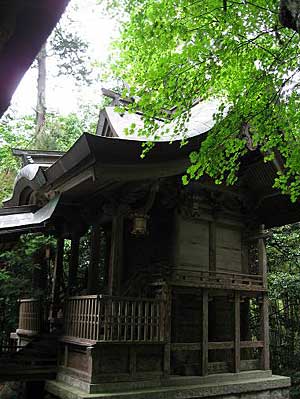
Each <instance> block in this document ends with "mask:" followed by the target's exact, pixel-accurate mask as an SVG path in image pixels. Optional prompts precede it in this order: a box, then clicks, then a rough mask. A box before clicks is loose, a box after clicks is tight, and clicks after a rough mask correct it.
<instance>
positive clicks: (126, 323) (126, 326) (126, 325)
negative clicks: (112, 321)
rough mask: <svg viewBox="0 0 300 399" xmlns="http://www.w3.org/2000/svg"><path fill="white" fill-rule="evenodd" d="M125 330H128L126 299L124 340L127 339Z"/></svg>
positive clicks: (126, 304) (126, 305)
mask: <svg viewBox="0 0 300 399" xmlns="http://www.w3.org/2000/svg"><path fill="white" fill-rule="evenodd" d="M127 331H128V301H126V302H125V309H124V341H127Z"/></svg>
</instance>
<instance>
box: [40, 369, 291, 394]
mask: <svg viewBox="0 0 300 399" xmlns="http://www.w3.org/2000/svg"><path fill="white" fill-rule="evenodd" d="M255 373H256V374H255ZM257 374H258V373H257V372H243V373H239V374H230V373H227V374H226V375H225V374H224V375H222V374H221V375H220V374H216V375H210V376H208V377H170V378H169V379H161V380H157V381H151V382H148V383H147V382H146V381H144V382H142V381H140V382H139V383H138V382H136V383H127V384H125V385H124V383H122V384H117V383H115V384H97V385H94V386H92V387H90V388H89V390H90V393H88V392H85V391H84V390H86V391H87V390H88V388H87V386H81V387H79V386H75V385H76V384H74V382H75V381H71V380H70V379H69V380H68V377H66V378H65V379H64V378H63V377H62V376H61V377H59V380H56V381H47V382H46V391H47V392H49V393H51V394H52V395H54V396H55V397H58V398H61V399H89V398H94V399H101V398H107V399H192V398H193V399H200V398H201V399H204V398H212V399H288V398H289V387H290V379H289V378H288V377H280V376H275V375H273V376H272V375H270V373H268V372H267V373H265V372H263V371H261V372H259V374H260V376H258V375H257ZM155 384H157V385H156V386H155ZM77 385H78V384H77ZM97 390H98V392H96V391H97ZM91 392H93V393H91Z"/></svg>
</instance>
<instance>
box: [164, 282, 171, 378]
mask: <svg viewBox="0 0 300 399" xmlns="http://www.w3.org/2000/svg"><path fill="white" fill-rule="evenodd" d="M162 299H163V300H164V302H165V312H164V313H165V318H164V320H162V322H164V323H165V330H164V341H165V345H164V358H163V372H164V377H165V378H168V377H169V376H170V374H171V323H172V320H171V316H172V290H171V288H170V287H169V286H167V285H165V286H164V287H163V288H162Z"/></svg>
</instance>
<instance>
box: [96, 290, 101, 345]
mask: <svg viewBox="0 0 300 399" xmlns="http://www.w3.org/2000/svg"><path fill="white" fill-rule="evenodd" d="M95 304H96V318H95V339H96V340H97V341H100V331H101V302H100V299H99V298H98V297H97V299H96V300H95Z"/></svg>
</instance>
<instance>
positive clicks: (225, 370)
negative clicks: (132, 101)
mask: <svg viewBox="0 0 300 399" xmlns="http://www.w3.org/2000/svg"><path fill="white" fill-rule="evenodd" d="M203 110H204V111H203ZM194 111H195V112H194V113H192V117H191V120H190V121H189V125H188V128H189V129H190V130H191V131H192V134H191V135H192V136H193V137H191V138H190V139H189V142H188V144H187V145H186V146H184V147H182V148H180V141H179V140H178V141H176V140H175V141H173V143H172V144H169V143H168V142H158V143H156V145H155V147H154V148H153V150H151V152H150V153H149V154H148V155H147V156H146V157H145V158H143V159H142V158H141V157H140V154H141V142H140V141H139V140H137V139H128V138H127V139H125V138H123V137H121V135H120V134H118V132H120V131H121V130H123V129H124V127H125V125H126V124H127V126H128V125H129V124H130V123H131V122H132V118H133V119H134V121H135V122H136V120H137V119H139V118H140V116H138V115H120V114H117V113H116V112H115V111H114V108H113V107H112V106H111V107H106V108H105V109H104V110H103V111H102V112H101V115H100V120H99V124H98V130H97V135H91V134H84V135H83V136H82V137H81V138H80V139H79V140H78V141H77V142H76V143H75V144H74V145H73V146H72V148H70V150H69V151H68V152H66V153H65V154H62V153H57V152H51V151H48V152H47V151H44V152H43V151H34V150H32V151H28V150H15V155H16V156H19V157H21V159H22V165H23V166H22V169H21V170H20V172H19V174H18V176H17V178H16V182H15V186H14V192H13V195H12V197H11V198H10V199H9V200H7V201H6V202H5V204H4V207H3V208H2V209H1V210H0V240H1V242H2V245H6V244H7V245H8V243H9V242H12V241H16V240H17V239H18V237H19V236H20V235H21V234H23V233H27V232H36V233H43V234H46V235H53V236H54V237H56V239H57V249H56V251H57V253H56V261H55V267H54V271H53V284H52V290H51V298H50V301H51V306H50V310H49V311H45V309H43V303H44V302H43V301H42V300H41V299H39V298H22V299H21V301H20V318H19V328H18V330H17V336H18V340H19V344H20V345H25V344H26V343H28V342H30V343H29V344H28V345H27V346H24V348H21V349H20V350H19V351H18V352H16V353H15V354H12V355H11V361H13V364H14V367H15V369H14V373H12V371H11V370H10V367H9V364H10V363H9V362H10V360H9V359H7V358H5V357H4V359H5V362H6V367H1V369H0V370H1V371H0V379H1V380H2V381H3V380H11V379H13V378H14V376H16V374H17V373H18V374H17V375H18V379H23V380H25V381H26V380H28V379H31V380H46V384H45V389H46V391H47V392H49V393H50V394H52V395H53V396H54V397H59V398H74V399H75V398H76V399H79V398H89V397H93V398H102V397H106V398H111V399H115V398H121V397H122V398H124V397H125V398H128V399H129V398H143V399H144V398H145V399H146V398H147V399H150V398H151V399H154V398H155V399H157V398H164V399H165V398H170V399H171V398H179V397H180V398H210V397H212V398H216V399H221V398H222V399H223V398H228V399H237V398H243V399H246V398H247V399H252V398H253V399H254V398H266V399H273V398H274V399H275V398H277V399H281V398H282V399H283V398H288V397H289V394H288V388H289V385H290V381H289V378H287V377H280V376H274V375H272V372H271V370H270V357H269V328H268V290H267V259H266V250H265V243H264V239H265V228H270V227H273V226H280V225H283V224H287V223H292V222H296V221H299V220H300V207H299V204H292V203H291V202H290V200H289V198H288V197H285V196H283V195H281V194H280V192H278V191H276V190H275V189H274V188H272V184H273V179H274V177H275V176H276V173H277V166H278V165H276V164H274V163H271V162H269V163H265V162H264V161H263V156H262V155H261V153H260V152H259V150H255V151H252V152H249V154H247V155H246V156H245V157H244V158H243V159H242V160H241V169H240V174H239V179H238V182H237V184H236V185H235V186H232V187H226V186H223V185H215V184H214V183H213V182H211V181H210V180H209V179H208V178H204V179H202V180H199V181H193V182H191V183H190V184H189V185H187V186H183V185H182V175H183V174H184V173H185V170H186V168H187V166H188V164H189V158H188V156H189V154H190V152H191V151H193V150H197V149H198V148H199V146H200V145H201V142H202V140H203V139H204V138H205V136H206V132H207V131H208V130H209V129H210V128H211V125H210V124H209V121H207V120H205V115H206V117H207V115H208V113H207V108H205V104H202V103H199V104H197V105H195V110H194ZM204 114H205V115H204ZM87 231H90V260H89V265H88V270H87V278H86V286H85V287H81V286H80V285H79V284H78V265H79V260H78V259H79V254H80V239H81V237H82V236H83V235H84V234H85V233H86V232H87ZM66 239H68V240H71V255H70V260H69V266H68V271H67V283H66V284H67V289H65V290H64V291H63V290H62V284H61V283H62V279H63V278H64V277H63V251H64V241H65V240H66ZM48 320H50V330H49V331H45V325H48V324H49V323H47V321H48ZM54 337H55V339H54ZM49 339H50V342H51V346H52V349H53V345H54V346H55V353H54V354H53V353H52V356H53V357H54V360H55V361H54V362H52V363H51V365H49V364H46V365H45V363H43V361H42V360H41V362H40V363H39V362H38V351H35V358H34V361H33V362H32V364H31V363H30V356H29V355H28V356H27V357H26V351H30V350H31V353H32V352H33V351H34V348H35V347H37V348H38V347H41V345H43V341H47V340H49ZM51 339H52V340H51ZM45 346H47V345H45ZM28 348H29V349H28ZM53 357H52V360H53ZM24 359H25V360H26V359H27V365H28V366H27V371H26V372H25V371H24V372H22V371H20V370H21V369H23V370H24V364H25V363H24V362H25V360H24ZM18 362H19V363H20V364H21V365H22V367H23V368H19V369H18V367H17V364H18ZM22 362H23V363H22ZM0 363H1V357H0ZM2 364H3V363H2ZM31 367H32V368H34V370H35V374H30V370H31ZM43 367H44V374H43ZM16 370H19V371H18V372H16Z"/></svg>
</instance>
